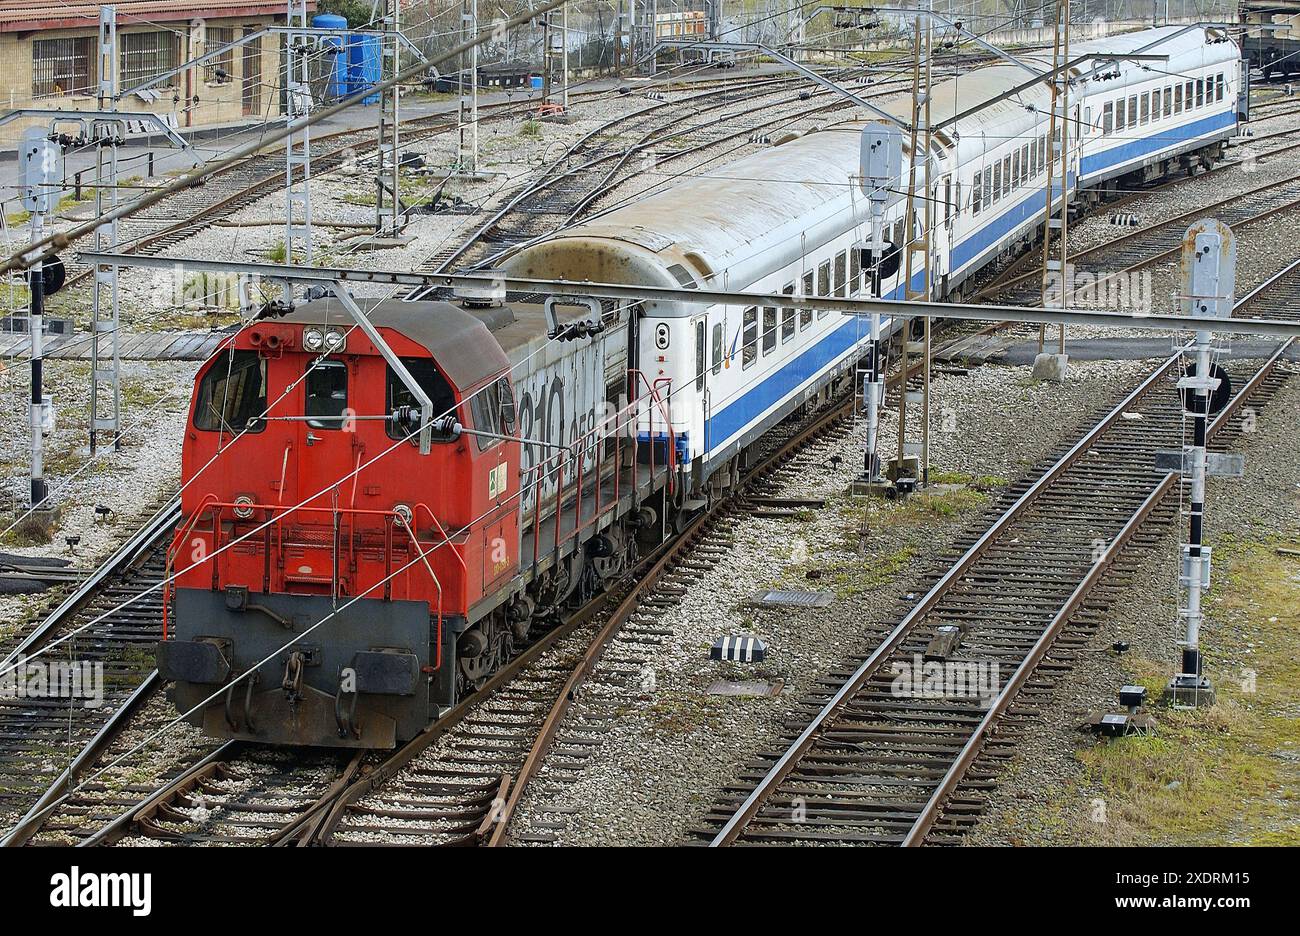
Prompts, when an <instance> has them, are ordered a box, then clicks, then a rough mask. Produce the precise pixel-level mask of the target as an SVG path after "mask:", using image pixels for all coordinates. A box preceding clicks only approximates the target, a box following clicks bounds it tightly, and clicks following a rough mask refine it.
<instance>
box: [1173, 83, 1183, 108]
mask: <svg viewBox="0 0 1300 936" xmlns="http://www.w3.org/2000/svg"><path fill="white" fill-rule="evenodd" d="M1182 112H1183V86H1182V85H1180V84H1176V85H1174V113H1175V114H1181V113H1182Z"/></svg>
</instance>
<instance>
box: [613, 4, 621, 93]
mask: <svg viewBox="0 0 1300 936" xmlns="http://www.w3.org/2000/svg"><path fill="white" fill-rule="evenodd" d="M615 9H616V12H615V13H614V77H615V78H622V77H623V0H618V6H617V7H616V8H615Z"/></svg>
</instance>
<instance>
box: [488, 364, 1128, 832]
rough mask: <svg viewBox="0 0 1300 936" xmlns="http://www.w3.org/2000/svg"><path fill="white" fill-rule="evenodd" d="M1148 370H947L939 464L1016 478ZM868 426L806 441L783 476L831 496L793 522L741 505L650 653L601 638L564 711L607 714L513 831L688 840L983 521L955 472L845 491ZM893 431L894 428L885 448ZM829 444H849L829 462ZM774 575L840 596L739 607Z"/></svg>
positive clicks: (788, 490)
mask: <svg viewBox="0 0 1300 936" xmlns="http://www.w3.org/2000/svg"><path fill="white" fill-rule="evenodd" d="M1147 370H1148V368H1147V367H1146V365H1144V364H1142V363H1134V362H1130V363H1124V364H1113V363H1096V364H1087V365H1081V366H1079V367H1078V368H1076V369H1075V370H1074V373H1073V379H1072V380H1071V381H1070V382H1068V383H1066V384H1064V385H1054V384H1043V383H1037V382H1034V381H1032V380H1031V379H1030V377H1029V373H1028V369H1027V368H1005V367H997V366H985V367H981V368H978V369H976V370H974V371H972V372H971V373H970V374H969V375H968V376H964V377H958V376H943V375H940V376H938V377H936V379H935V382H934V399H935V411H936V413H938V414H941V416H942V418H944V419H946V420H947V422H948V428H951V429H952V432H951V433H939V434H937V435H936V439H935V446H934V452H933V458H932V462H933V464H934V466H935V468H936V470H938V471H940V472H965V473H968V474H970V473H975V474H987V473H992V472H998V471H1001V472H1003V473H1004V474H1005V475H1006V476H1007V477H1012V476H1014V475H1016V474H1019V473H1020V472H1022V471H1023V470H1024V469H1025V468H1026V467H1027V466H1028V465H1030V464H1031V463H1033V462H1035V461H1037V460H1038V459H1040V458H1042V457H1043V456H1045V455H1046V454H1048V453H1049V452H1050V451H1051V450H1052V449H1053V448H1054V447H1056V446H1058V445H1060V444H1061V443H1063V442H1064V441H1066V440H1067V439H1069V438H1071V437H1072V436H1073V435H1075V434H1077V432H1078V431H1079V430H1080V429H1081V428H1082V426H1083V424H1084V422H1085V421H1086V418H1087V417H1086V415H1085V414H1087V413H1088V412H1090V411H1091V410H1092V409H1093V408H1095V407H1096V406H1098V405H1099V404H1100V403H1101V402H1102V401H1104V400H1107V399H1113V398H1114V397H1116V396H1117V395H1118V394H1119V393H1120V392H1121V391H1122V389H1123V388H1125V387H1127V386H1129V385H1131V384H1132V383H1134V382H1136V380H1137V379H1138V377H1139V375H1141V374H1143V373H1145V372H1146V371H1147ZM938 421H939V419H938V418H937V419H936V423H937V422H938ZM887 424H888V423H887ZM861 429H862V427H861V426H858V427H857V428H856V429H855V431H854V432H853V433H851V434H850V435H849V436H848V437H847V438H845V439H843V440H841V441H840V442H838V443H834V444H832V443H823V444H822V445H820V446H818V447H815V448H814V449H812V450H810V451H809V452H808V453H806V454H804V455H802V456H801V457H800V458H799V459H798V461H797V464H796V467H795V470H793V471H791V472H790V474H789V480H788V481H787V482H786V483H785V484H784V485H783V490H781V491H780V492H777V496H787V497H825V498H826V499H827V509H825V510H817V511H809V512H807V513H806V514H802V515H801V516H800V517H799V518H797V519H795V520H771V519H755V518H749V519H744V520H742V521H740V523H739V524H738V525H737V527H736V530H735V539H736V547H735V549H734V551H733V552H731V553H730V554H729V555H727V556H725V557H724V558H723V560H722V561H721V562H720V563H719V565H718V566H717V567H716V568H715V569H713V570H712V571H711V572H708V573H705V574H703V575H702V576H701V577H700V578H699V580H698V582H696V583H695V584H693V585H692V586H691V588H690V589H689V592H688V593H687V595H686V596H685V597H684V598H683V599H682V602H681V604H680V605H678V606H677V607H674V608H672V609H669V610H665V611H664V612H663V614H662V615H661V616H660V617H659V619H658V620H657V622H656V624H657V626H658V627H661V628H664V629H666V630H670V631H671V632H672V633H671V636H665V637H664V638H663V639H664V641H665V642H664V644H663V646H661V647H660V648H658V649H656V650H655V651H654V653H653V654H651V655H649V656H648V657H647V656H646V654H645V651H644V649H643V648H638V647H636V646H629V645H627V644H625V643H623V642H616V643H615V644H614V645H612V646H611V648H610V650H609V652H608V653H607V655H606V658H605V660H604V661H603V662H602V664H601V666H600V667H599V668H598V670H597V673H596V675H595V678H594V683H593V689H591V690H589V691H588V692H586V693H584V696H583V697H582V699H580V700H579V703H578V704H577V705H575V707H574V709H573V710H572V711H571V712H570V715H569V719H568V720H566V726H574V725H578V726H585V727H588V728H592V727H594V728H596V730H600V729H601V727H604V728H607V730H606V731H604V733H603V734H602V735H600V737H602V740H601V742H600V744H599V746H598V747H597V748H596V749H595V750H594V751H593V753H592V754H591V757H590V759H589V761H588V763H587V766H586V769H585V770H582V771H581V773H580V774H579V775H578V778H577V779H576V781H573V782H559V781H558V780H556V781H551V779H550V778H551V777H553V776H554V775H556V774H558V773H559V771H552V770H551V767H550V765H549V764H548V765H547V766H545V767H544V768H543V770H542V772H541V774H540V776H539V777H538V779H537V780H536V781H535V782H534V784H533V785H532V786H530V788H529V793H528V795H527V796H525V799H524V801H523V803H522V804H521V807H520V811H519V813H518V814H517V817H516V820H515V823H514V825H513V826H512V828H513V829H514V830H515V831H516V832H520V833H527V832H530V831H536V830H544V831H545V832H547V833H550V834H553V835H555V836H556V838H557V839H558V841H559V843H561V844H583V845H596V844H622V845H632V844H664V843H673V842H681V841H683V840H688V838H689V830H690V829H691V828H692V827H693V826H694V825H696V824H698V822H699V819H700V817H701V816H702V814H703V812H704V811H705V810H707V808H708V807H709V805H710V804H711V803H712V802H713V800H714V797H715V796H716V795H717V793H718V791H719V789H720V788H721V787H722V786H723V785H724V784H726V783H728V782H730V781H732V780H733V779H734V777H735V776H736V774H737V772H738V770H739V769H740V768H741V766H742V765H743V764H744V763H745V762H746V761H747V760H748V759H749V758H750V757H751V756H753V754H754V753H755V752H757V751H762V750H765V749H766V748H767V746H768V745H770V744H771V743H772V742H773V741H774V739H776V738H777V737H778V736H779V734H780V729H781V726H782V720H783V718H784V717H785V716H786V713H787V700H792V699H797V698H799V697H800V696H802V695H803V694H804V693H805V692H806V691H807V690H808V689H809V688H810V686H811V684H812V682H813V680H815V679H816V678H818V677H819V676H820V675H822V674H823V673H825V672H826V671H828V670H830V669H831V668H833V667H834V666H836V665H837V664H839V663H842V662H843V661H844V660H845V659H846V658H847V657H848V656H850V655H851V654H853V653H854V652H855V651H857V650H859V649H862V648H865V647H867V646H869V645H870V644H871V643H872V641H873V640H875V639H877V638H878V637H879V636H880V634H881V633H882V631H883V627H884V622H886V621H887V620H888V619H889V617H890V615H891V613H893V614H896V613H897V612H898V611H899V610H900V609H901V608H902V607H905V606H906V605H907V604H908V603H910V601H911V600H914V599H915V597H916V594H915V592H909V590H908V589H909V586H910V585H911V584H912V583H913V582H915V581H917V578H918V573H919V572H920V571H921V570H922V569H923V568H924V567H926V565H927V557H928V556H930V555H932V554H934V553H935V552H937V551H940V550H942V549H943V548H944V546H945V545H946V544H947V543H948V542H949V541H950V540H951V539H952V538H953V537H954V536H955V535H956V534H957V533H959V532H960V531H961V530H963V529H964V528H966V527H967V525H968V524H970V523H971V522H972V521H973V520H974V519H975V517H976V516H977V515H978V513H979V511H980V508H981V507H982V505H983V502H984V499H983V497H982V496H981V495H980V494H978V493H976V492H973V491H971V490H967V489H963V488H961V487H959V486H957V485H952V486H950V487H945V488H944V489H942V490H943V491H944V493H940V494H937V495H936V496H935V497H934V498H932V499H931V500H929V501H926V500H925V499H924V498H922V497H916V498H913V499H912V500H909V501H906V502H903V503H902V504H886V503H885V502H876V501H870V502H863V501H856V502H855V501H854V500H852V499H851V498H848V497H847V496H845V494H844V491H845V490H846V488H847V486H848V484H849V482H850V480H851V479H852V477H853V475H854V474H855V472H856V466H857V464H858V463H859V459H860V452H861V449H860V446H861V444H862V442H861ZM890 442H891V439H890V437H889V435H888V434H886V435H885V437H884V438H883V439H882V443H883V445H884V446H885V448H886V450H888V446H889V444H890ZM832 455H839V456H840V457H841V458H842V459H843V460H842V461H841V462H840V463H839V464H838V466H837V467H831V462H830V459H831V456H832ZM940 477H943V475H940ZM997 483H999V479H997V478H988V479H985V480H984V481H983V482H982V484H983V485H985V486H987V485H990V484H991V485H996V484H997ZM1003 483H1005V482H1003ZM864 521H865V524H866V532H865V534H863V532H862V529H863V523H864ZM809 572H812V573H813V577H812V578H810V576H809V574H808V573H809ZM772 587H789V588H804V589H813V590H828V591H832V592H834V594H835V595H836V601H835V603H834V604H833V605H832V606H831V607H830V608H828V609H826V610H823V611H816V612H808V611H795V612H787V611H773V610H759V609H755V608H752V607H750V606H749V605H748V603H747V601H748V599H749V598H750V596H752V595H753V594H754V593H755V592H758V591H760V590H762V589H767V588H772ZM724 634H752V635H754V636H758V637H760V638H762V639H763V640H764V641H766V642H767V643H768V646H769V656H768V658H767V659H766V661H764V662H763V663H762V664H760V665H756V666H752V667H744V666H739V665H735V664H719V663H714V662H711V661H709V659H708V647H709V645H710V644H712V642H713V640H714V639H716V638H717V637H718V636H721V635H724ZM638 661H643V662H641V664H640V665H642V666H643V667H644V669H643V672H642V676H641V679H640V680H634V681H633V682H632V684H631V685H629V686H621V685H620V679H619V671H620V670H622V671H624V672H625V671H626V670H627V668H628V667H629V666H635V665H637V664H638ZM602 677H603V678H602ZM718 679H745V680H749V679H767V680H773V681H774V680H783V681H784V689H783V690H782V692H781V694H780V695H778V696H776V697H773V698H767V697H735V696H731V697H728V696H716V695H710V694H708V692H707V689H708V687H709V685H710V684H711V683H713V682H714V681H715V680H718ZM611 713H613V714H615V715H616V716H617V717H616V718H612V719H611V718H610V715H611ZM571 769H572V767H571V766H566V767H565V768H563V770H564V772H565V773H566V774H567V772H568V771H569V770H571ZM566 779H567V778H566ZM534 822H535V823H537V827H536V830H534V829H533V828H532V826H531V824H532V823H534Z"/></svg>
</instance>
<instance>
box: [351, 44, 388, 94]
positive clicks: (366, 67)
mask: <svg viewBox="0 0 1300 936" xmlns="http://www.w3.org/2000/svg"><path fill="white" fill-rule="evenodd" d="M382 51H383V50H382V47H381V46H380V44H379V37H378V36H362V35H358V34H357V33H353V34H352V35H350V36H349V37H348V93H349V94H356V93H357V92H358V91H364V90H365V89H366V88H372V87H374V86H375V85H377V84H379V80H380V76H381V75H382V73H383V72H382V69H383V58H382V55H381V54H382ZM378 100H379V95H378V94H370V95H367V96H366V97H364V98H362V99H361V103H362V104H374V103H375V102H376V101H378Z"/></svg>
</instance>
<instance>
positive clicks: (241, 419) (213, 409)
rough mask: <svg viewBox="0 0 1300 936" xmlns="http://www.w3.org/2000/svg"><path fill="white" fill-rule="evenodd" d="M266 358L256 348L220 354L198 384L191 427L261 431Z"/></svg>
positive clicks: (233, 430) (214, 429)
mask: <svg viewBox="0 0 1300 936" xmlns="http://www.w3.org/2000/svg"><path fill="white" fill-rule="evenodd" d="M265 412H266V361H265V360H263V359H262V357H261V356H260V355H259V354H258V353H257V352H256V351H235V352H233V353H229V354H223V355H221V356H220V357H218V358H217V359H216V360H214V361H213V362H212V366H211V367H210V368H209V369H208V372H207V373H206V374H204V375H203V380H202V381H201V382H200V383H199V392H198V400H197V402H196V403H195V405H194V428H196V429H203V430H206V431H208V432H216V431H217V430H221V431H222V432H243V431H244V430H245V429H247V430H248V431H249V432H261V431H262V430H263V429H265V428H266V423H265V422H263V421H262V420H260V419H257V417H259V416H261V415H262V414H263V413H265Z"/></svg>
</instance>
